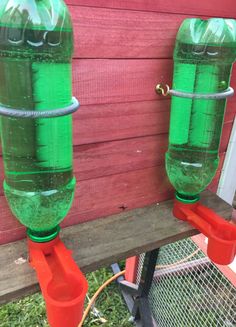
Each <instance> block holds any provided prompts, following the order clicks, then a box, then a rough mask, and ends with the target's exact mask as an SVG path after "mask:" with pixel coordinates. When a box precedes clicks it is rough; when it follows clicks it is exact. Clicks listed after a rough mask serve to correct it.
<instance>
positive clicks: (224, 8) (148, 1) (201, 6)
mask: <svg viewBox="0 0 236 327" xmlns="http://www.w3.org/2000/svg"><path fill="white" fill-rule="evenodd" d="M66 3H67V4H71V5H74V6H77V5H80V6H82V5H83V6H92V7H104V8H118V9H128V10H141V11H155V12H163V13H166V12H168V13H181V14H187V15H206V16H218V17H231V18H235V17H236V7H235V1H234V0H225V1H221V0H214V1H213V0H208V1H205V0H199V1H195V0H188V1H185V0H178V1H175V2H173V1H172V0H165V1H161V0H156V1H153V0H145V1H144V0H129V1H124V0H112V1H107V0H66Z"/></svg>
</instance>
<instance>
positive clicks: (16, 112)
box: [0, 97, 80, 119]
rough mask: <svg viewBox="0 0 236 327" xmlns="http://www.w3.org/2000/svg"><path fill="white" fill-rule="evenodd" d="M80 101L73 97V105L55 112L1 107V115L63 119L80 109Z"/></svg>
mask: <svg viewBox="0 0 236 327" xmlns="http://www.w3.org/2000/svg"><path fill="white" fill-rule="evenodd" d="M79 106H80V104H79V101H78V100H77V99H76V98H75V97H73V98H72V104H70V105H69V106H67V107H65V108H58V109H55V110H41V111H30V110H20V109H14V108H7V107H3V106H0V115H1V116H7V117H15V118H31V119H37V118H54V117H61V116H66V115H69V114H72V113H73V112H75V111H77V110H78V109H79Z"/></svg>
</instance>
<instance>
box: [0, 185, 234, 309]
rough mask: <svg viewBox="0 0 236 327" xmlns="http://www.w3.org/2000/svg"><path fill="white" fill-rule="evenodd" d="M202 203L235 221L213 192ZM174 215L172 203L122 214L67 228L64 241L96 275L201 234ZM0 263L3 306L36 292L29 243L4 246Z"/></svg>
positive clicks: (63, 236) (83, 266)
mask: <svg viewBox="0 0 236 327" xmlns="http://www.w3.org/2000/svg"><path fill="white" fill-rule="evenodd" d="M202 202H203V203H204V204H205V205H207V206H209V207H211V208H212V209H214V210H215V211H216V212H217V213H218V214H220V215H222V216H224V217H225V218H229V217H230V215H231V212H232V209H231V207H230V206H229V205H228V204H226V203H225V202H224V201H223V200H221V199H219V198H218V197H217V196H216V195H214V194H212V193H210V192H208V191H207V192H204V193H203V194H202ZM171 209H172V201H167V202H163V203H161V204H159V205H152V206H148V207H144V208H141V209H135V210H132V211H128V212H123V213H121V214H119V215H115V216H110V217H107V218H105V219H99V220H95V221H92V222H89V223H85V224H80V225H77V226H73V227H69V228H66V229H64V230H63V231H62V239H63V241H64V242H65V244H66V245H67V246H68V247H69V248H70V249H72V250H73V255H74V259H75V261H76V262H77V263H78V265H79V266H80V267H81V269H82V270H83V271H84V272H89V271H93V270H95V269H98V268H100V267H103V266H107V265H109V264H111V263H113V262H116V261H118V260H121V259H124V258H127V257H130V256H133V255H138V254H140V253H142V252H146V251H150V250H153V249H155V248H158V247H160V246H163V245H165V244H168V243H171V242H174V241H177V240H180V239H182V238H185V237H189V236H192V235H194V234H196V230H194V229H193V228H192V227H191V226H189V225H188V224H186V223H185V222H182V221H179V220H177V219H175V218H173V216H172V214H171ZM19 258H21V260H19ZM0 262H1V267H0V303H4V302H6V301H9V300H12V299H16V298H17V297H21V296H24V295H26V294H29V293H31V292H32V291H35V290H36V289H37V284H36V278H35V274H34V272H33V270H32V269H31V268H30V267H29V266H28V263H27V249H26V242H25V240H23V241H18V242H16V243H10V244H7V245H3V246H1V249H0Z"/></svg>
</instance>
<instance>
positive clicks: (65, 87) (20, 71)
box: [0, 0, 75, 241]
mask: <svg viewBox="0 0 236 327" xmlns="http://www.w3.org/2000/svg"><path fill="white" fill-rule="evenodd" d="M72 53H73V31H72V24H71V18H70V15H69V12H68V9H67V7H66V5H65V4H64V2H63V1H61V0H11V1H9V0H2V1H1V4H0V104H1V105H2V106H5V107H8V108H9V109H11V108H17V109H22V110H29V111H44V110H54V109H58V108H63V107H66V106H68V105H70V104H71V103H72V86H71V62H72ZM1 137H2V151H3V159H4V170H5V181H4V191H5V195H6V198H7V201H8V203H9V206H10V208H11V210H12V212H13V214H14V215H15V216H16V217H17V218H18V219H19V220H20V221H21V223H22V224H24V225H25V226H26V227H27V228H28V231H29V235H30V236H31V238H32V239H34V240H38V241H44V240H48V239H50V238H52V237H54V236H55V234H56V233H57V230H58V224H59V223H60V222H61V221H62V220H63V218H64V217H65V216H66V214H67V212H68V210H69V209H70V207H71V203H72V200H73V195H74V188H75V178H74V177H73V169H72V118H71V115H68V116H63V117H57V118H40V119H29V118H10V117H1Z"/></svg>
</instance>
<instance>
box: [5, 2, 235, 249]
mask: <svg viewBox="0 0 236 327" xmlns="http://www.w3.org/2000/svg"><path fill="white" fill-rule="evenodd" d="M67 3H68V5H69V8H70V11H71V14H72V17H73V21H74V26H75V56H74V65H73V75H74V94H75V95H76V96H77V97H78V98H79V100H80V102H81V108H80V110H79V111H78V112H77V113H76V114H75V115H74V167H75V174H76V177H77V180H78V183H77V190H76V196H75V200H74V204H73V208H72V209H71V211H70V214H69V216H68V217H67V219H66V220H65V222H64V223H63V225H64V226H66V225H70V224H76V223H79V222H82V221H86V220H91V219H96V218H99V217H102V216H106V215H110V214H113V213H118V212H121V211H123V210H128V209H131V208H134V207H141V206H144V205H148V204H150V203H155V202H159V201H163V200H166V199H168V198H170V197H171V196H172V194H173V191H172V188H171V186H170V184H169V183H168V181H167V178H166V175H165V169H164V153H165V151H166V148H167V137H168V134H167V133H168V123H169V104H170V102H169V100H168V99H163V98H161V97H158V96H157V95H156V93H155V85H156V84H157V83H158V82H165V83H169V84H171V79H172V59H171V57H172V52H173V46H174V42H175V35H176V32H177V29H178V27H179V25H180V23H181V21H182V20H183V19H184V18H186V17H193V16H197V15H198V16H203V15H204V16H205V15H207V16H225V17H235V18H236V5H235V2H234V0H224V1H218V0H215V1H205V0H204V1H203V0H201V1H200V0H198V1H195V0H188V1H185V0H177V1H171V0H165V1H160V0H157V1H154V0H146V1H145V0H131V1H125V0H111V1H105V0H97V1H95V0H68V1H67ZM231 84H232V86H233V87H235V88H236V69H235V72H234V73H233V78H232V83H231ZM235 104H236V99H235V97H234V98H232V99H230V100H229V102H228V107H227V113H226V117H225V124H224V131H223V137H222V142H221V147H220V156H221V166H220V168H219V170H218V172H217V176H216V177H215V179H214V181H213V183H212V184H211V186H210V188H211V189H212V190H216V187H217V183H218V180H219V176H220V170H221V167H222V163H223V159H224V154H225V151H226V149H227V144H228V140H229V135H230V131H231V128H232V122H233V118H234V115H235V112H236V106H235ZM0 171H1V172H0V179H1V182H2V179H3V173H2V161H0ZM0 204H1V209H2V211H1V217H0V244H1V243H5V242H10V241H14V240H17V239H20V238H22V237H24V235H25V230H24V228H23V227H22V226H21V225H20V224H19V223H18V222H17V221H16V219H15V218H14V217H13V216H12V215H11V213H10V211H9V209H8V207H7V204H6V201H5V199H4V196H3V192H2V188H1V189H0Z"/></svg>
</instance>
